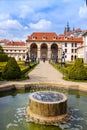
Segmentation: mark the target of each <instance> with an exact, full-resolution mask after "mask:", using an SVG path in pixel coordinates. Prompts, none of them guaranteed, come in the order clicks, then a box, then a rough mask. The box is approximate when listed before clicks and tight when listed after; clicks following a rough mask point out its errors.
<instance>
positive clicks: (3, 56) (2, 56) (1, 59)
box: [0, 45, 8, 62]
mask: <svg viewBox="0 0 87 130" xmlns="http://www.w3.org/2000/svg"><path fill="white" fill-rule="evenodd" d="M5 61H8V55H7V54H5V53H4V50H3V48H2V46H1V45H0V62H5Z"/></svg>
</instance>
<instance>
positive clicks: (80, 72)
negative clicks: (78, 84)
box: [51, 58, 87, 80]
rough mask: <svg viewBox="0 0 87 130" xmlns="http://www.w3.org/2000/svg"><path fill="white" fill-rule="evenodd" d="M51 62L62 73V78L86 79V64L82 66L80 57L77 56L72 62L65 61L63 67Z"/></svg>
mask: <svg viewBox="0 0 87 130" xmlns="http://www.w3.org/2000/svg"><path fill="white" fill-rule="evenodd" d="M51 64H52V65H53V66H54V67H55V68H57V69H58V70H59V71H61V72H62V73H63V76H64V79H70V80H87V66H84V62H83V59H82V58H77V59H76V61H75V62H74V63H68V64H67V63H66V65H65V67H61V66H60V65H59V64H55V63H51Z"/></svg>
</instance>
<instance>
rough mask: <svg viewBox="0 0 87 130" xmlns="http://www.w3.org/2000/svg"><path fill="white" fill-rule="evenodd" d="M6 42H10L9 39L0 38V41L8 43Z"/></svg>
mask: <svg viewBox="0 0 87 130" xmlns="http://www.w3.org/2000/svg"><path fill="white" fill-rule="evenodd" d="M8 42H10V41H9V40H7V39H3V40H0V43H8Z"/></svg>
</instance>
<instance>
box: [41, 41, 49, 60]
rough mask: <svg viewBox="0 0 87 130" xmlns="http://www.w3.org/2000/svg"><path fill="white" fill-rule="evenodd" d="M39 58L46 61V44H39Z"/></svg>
mask: <svg viewBox="0 0 87 130" xmlns="http://www.w3.org/2000/svg"><path fill="white" fill-rule="evenodd" d="M40 58H41V60H42V59H45V60H47V59H48V46H47V44H46V43H43V44H41V48H40Z"/></svg>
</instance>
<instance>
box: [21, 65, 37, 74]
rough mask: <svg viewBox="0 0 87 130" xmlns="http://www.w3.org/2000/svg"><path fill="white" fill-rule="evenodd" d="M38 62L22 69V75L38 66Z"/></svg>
mask: <svg viewBox="0 0 87 130" xmlns="http://www.w3.org/2000/svg"><path fill="white" fill-rule="evenodd" d="M36 64H37V63H34V64H31V65H30V66H28V67H27V68H26V69H24V70H22V71H21V73H22V75H23V74H25V73H26V72H28V71H29V70H30V69H33V68H34V67H35V66H36Z"/></svg>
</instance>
